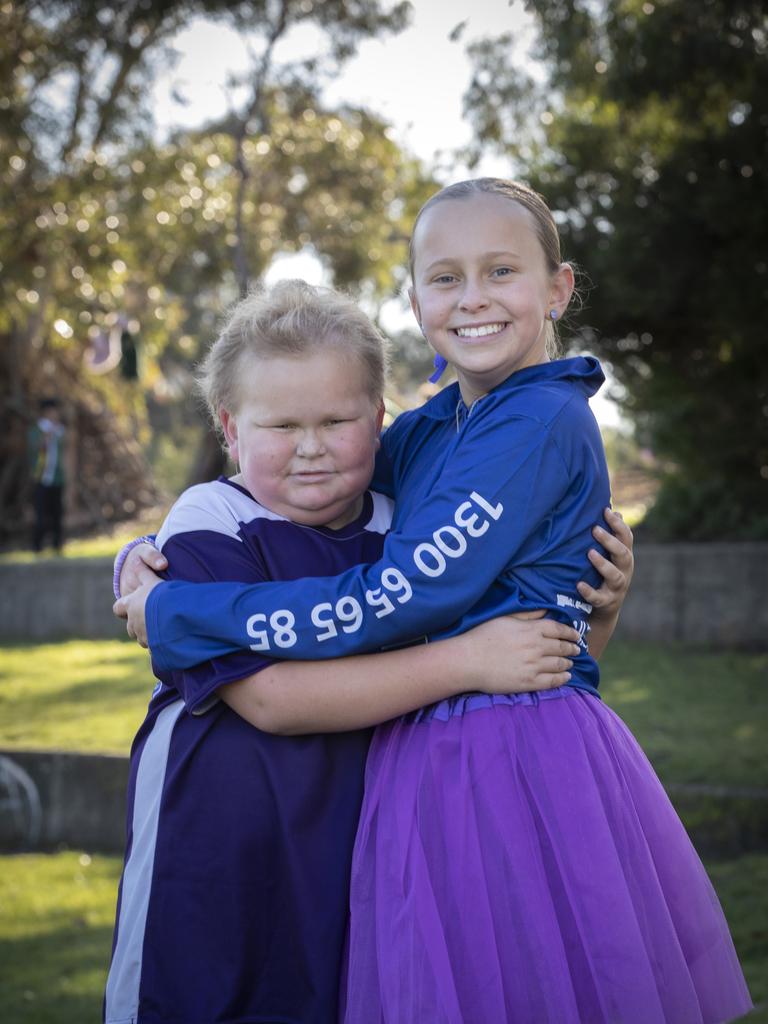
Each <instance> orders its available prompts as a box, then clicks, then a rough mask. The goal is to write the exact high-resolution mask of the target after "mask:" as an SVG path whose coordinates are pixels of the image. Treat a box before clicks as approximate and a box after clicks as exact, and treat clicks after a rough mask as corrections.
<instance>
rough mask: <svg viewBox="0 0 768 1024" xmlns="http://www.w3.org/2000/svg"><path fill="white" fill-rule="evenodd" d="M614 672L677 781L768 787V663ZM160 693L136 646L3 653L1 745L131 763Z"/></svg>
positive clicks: (671, 652)
mask: <svg viewBox="0 0 768 1024" xmlns="http://www.w3.org/2000/svg"><path fill="white" fill-rule="evenodd" d="M602 672H603V682H602V684H601V686H602V689H603V691H604V696H605V699H606V701H607V702H608V703H609V704H610V705H611V707H613V708H614V709H615V710H616V711H617V712H618V713H619V714H620V715H621V717H622V718H623V719H624V720H625V721H626V722H627V724H628V725H629V727H630V728H631V729H632V731H633V732H634V733H635V735H636V736H637V738H638V740H639V741H640V744H641V745H642V747H643V749H644V750H645V752H646V753H647V754H648V756H649V757H650V759H651V760H652V761H653V763H654V765H655V767H656V770H657V771H658V773H659V775H660V776H661V778H662V779H663V780H664V781H665V782H674V783H709V784H713V785H737V786H755V787H763V788H768V760H767V759H766V758H765V755H764V750H765V744H764V739H765V736H766V735H767V734H768V701H766V699H765V679H766V676H767V675H768V655H765V654H735V653H722V654H712V653H710V654H696V653H692V652H689V651H681V650H675V649H663V648H656V647H650V646H647V645H642V644H628V643H621V642H617V643H615V644H614V645H613V647H612V649H610V650H609V651H608V652H607V654H606V656H605V658H604V659H603V664H602ZM152 685H153V681H152V675H151V672H150V669H149V659H148V656H147V652H146V651H143V650H142V649H141V648H139V647H138V646H136V645H135V644H133V643H131V642H130V641H128V640H126V641H120V640H99V641H83V640H71V641H66V642H62V643H55V644H41V645H4V646H0V746H8V747H40V748H61V749H69V750H81V751H86V752H97V751H104V752H113V753H125V752H127V751H128V749H129V747H130V743H131V739H132V738H133V734H134V732H135V731H136V728H137V727H138V725H139V723H140V722H141V720H142V718H143V717H144V711H145V709H146V705H147V701H148V699H149V695H150V693H151V690H152Z"/></svg>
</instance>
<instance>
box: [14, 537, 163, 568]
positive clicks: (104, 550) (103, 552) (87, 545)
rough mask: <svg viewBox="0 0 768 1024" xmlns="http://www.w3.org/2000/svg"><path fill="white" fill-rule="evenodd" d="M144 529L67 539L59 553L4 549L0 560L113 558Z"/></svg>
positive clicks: (26, 562)
mask: <svg viewBox="0 0 768 1024" xmlns="http://www.w3.org/2000/svg"><path fill="white" fill-rule="evenodd" d="M142 532H146V531H137V530H135V529H134V530H132V531H125V530H122V529H121V530H120V531H119V532H117V533H114V534H110V535H108V536H106V535H105V536H101V537H83V538H82V539H80V538H75V539H73V540H68V541H67V542H66V543H65V545H64V548H63V550H62V552H61V554H60V555H56V554H55V553H54V552H53V550H52V549H46V550H45V551H42V552H40V554H37V552H35V551H26V550H19V551H5V552H3V553H2V554H0V562H3V563H11V564H13V565H24V564H29V563H30V562H37V561H42V560H43V559H46V558H52V559H57V558H114V557H115V555H116V554H117V552H118V551H119V550H120V548H121V547H122V546H123V545H124V544H127V543H128V541H129V540H132V539H133V538H134V537H136V536H138V535H139V534H140V533H142Z"/></svg>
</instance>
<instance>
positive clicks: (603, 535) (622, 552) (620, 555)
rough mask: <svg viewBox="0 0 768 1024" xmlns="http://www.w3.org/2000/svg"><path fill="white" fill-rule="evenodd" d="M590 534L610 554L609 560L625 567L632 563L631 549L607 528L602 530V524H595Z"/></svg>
mask: <svg viewBox="0 0 768 1024" xmlns="http://www.w3.org/2000/svg"><path fill="white" fill-rule="evenodd" d="M592 536H593V537H594V538H595V540H596V541H597V542H598V543H599V544H602V546H603V547H604V548H605V550H606V551H607V552H608V553H609V554H610V556H611V561H612V562H613V563H614V564H615V565H618V566H619V567H627V566H630V565H631V564H632V562H633V559H634V556H633V554H632V549H631V548H629V547H627V545H626V544H624V543H623V541H621V540H619V538H618V537H615V536H614V535H613V534H612V533H610V532H609V531H608V530H604V529H603V527H602V526H595V527H594V528H593V530H592Z"/></svg>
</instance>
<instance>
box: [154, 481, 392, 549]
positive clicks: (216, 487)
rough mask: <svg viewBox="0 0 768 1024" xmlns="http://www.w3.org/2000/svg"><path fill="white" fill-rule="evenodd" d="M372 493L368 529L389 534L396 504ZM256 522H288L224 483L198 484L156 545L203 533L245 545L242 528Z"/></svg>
mask: <svg viewBox="0 0 768 1024" xmlns="http://www.w3.org/2000/svg"><path fill="white" fill-rule="evenodd" d="M370 493H371V497H372V499H373V512H372V515H371V518H370V520H369V521H368V522H367V523H366V525H365V529H366V530H370V531H371V532H372V533H386V532H387V530H388V529H389V527H390V525H391V523H392V516H393V514H394V508H395V503H394V502H393V501H392V499H391V498H388V497H387V496H386V495H385V494H380V493H379V492H378V491H371V492H370ZM254 519H271V520H278V521H280V520H282V521H283V522H288V521H289V520H288V519H287V518H286V517H285V516H281V515H278V514H277V513H276V512H272V511H270V509H268V508H265V507H264V506H263V505H260V504H259V503H258V502H257V501H256V500H255V499H253V498H251V497H250V496H249V495H247V494H244V493H243V492H242V491H241V490H240V489H239V488H237V487H233V486H231V485H230V484H227V483H224V482H223V481H222V480H212V481H210V482H209V483H205V484H196V485H195V486H194V487H190V488H189V489H188V490H186V491H184V493H183V494H182V495H180V497H179V498H178V499H177V501H176V502H175V504H174V505H173V507H172V508H171V510H170V512H169V513H168V515H167V516H166V519H165V522H164V523H163V525H162V526H161V527H160V531H159V532H158V535H157V540H156V541H155V544H156V546H157V547H158V548H159V549H160V550H161V551H162V549H163V545H164V544H165V543H166V542H167V541H168V540H170V538H171V537H174V536H177V535H178V534H180V533H191V532H192V531H203V530H204V531H210V532H212V533H220V534H223V535H224V536H226V537H231V538H232V539H233V540H238V541H240V542H242V539H243V538H242V535H241V527H242V525H243V524H245V523H250V522H252V521H253V520H254Z"/></svg>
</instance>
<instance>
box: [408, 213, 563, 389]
mask: <svg viewBox="0 0 768 1024" xmlns="http://www.w3.org/2000/svg"><path fill="white" fill-rule="evenodd" d="M414 250H415V261H414V283H413V289H412V292H411V305H412V306H413V311H414V313H415V314H416V317H417V319H418V320H419V322H420V324H421V326H422V329H423V331H424V334H425V336H426V338H427V340H428V341H429V343H430V345H432V347H433V348H434V349H435V350H436V351H437V352H439V353H440V354H441V355H442V356H444V357H445V358H446V359H447V360H448V362H449V363H452V364H453V365H454V366H455V367H456V371H457V373H458V377H459V384H460V386H461V391H462V396H463V397H464V399H465V401H471V400H474V399H475V398H477V397H479V396H480V395H483V394H486V392H488V391H489V390H490V389H491V388H494V387H496V385H497V384H500V383H501V382H502V381H503V380H506V378H507V377H508V376H509V375H510V374H511V373H514V372H515V371H516V370H521V369H522V368H523V367H525V366H532V365H534V364H535V363H541V362H544V361H545V360H546V352H545V348H546V333H545V326H546V321H547V320H548V319H549V314H550V310H552V309H556V310H557V312H558V315H559V314H560V313H562V312H563V310H564V308H565V306H566V305H567V303H568V299H569V298H570V295H571V291H572V289H573V274H572V271H571V269H570V267H569V266H568V264H562V265H561V267H560V269H559V270H558V271H557V272H556V273H555V274H551V273H550V272H549V270H548V268H547V265H546V260H545V256H544V250H543V248H542V245H541V242H540V240H539V237H538V235H537V233H536V227H535V222H534V220H533V215H532V214H530V213H529V212H528V211H527V210H526V209H525V208H524V207H522V206H521V205H520V204H519V203H516V202H514V201H512V200H510V199H506V198H504V197H502V196H496V195H489V194H479V195H475V196H471V197H469V198H467V199H460V200H455V199H453V200H445V201H443V202H440V203H437V204H436V205H435V206H433V207H431V208H430V209H429V210H427V211H426V213H425V214H424V215H423V216H422V219H421V220H420V221H419V224H418V227H417V229H416V235H415V239H414Z"/></svg>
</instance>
